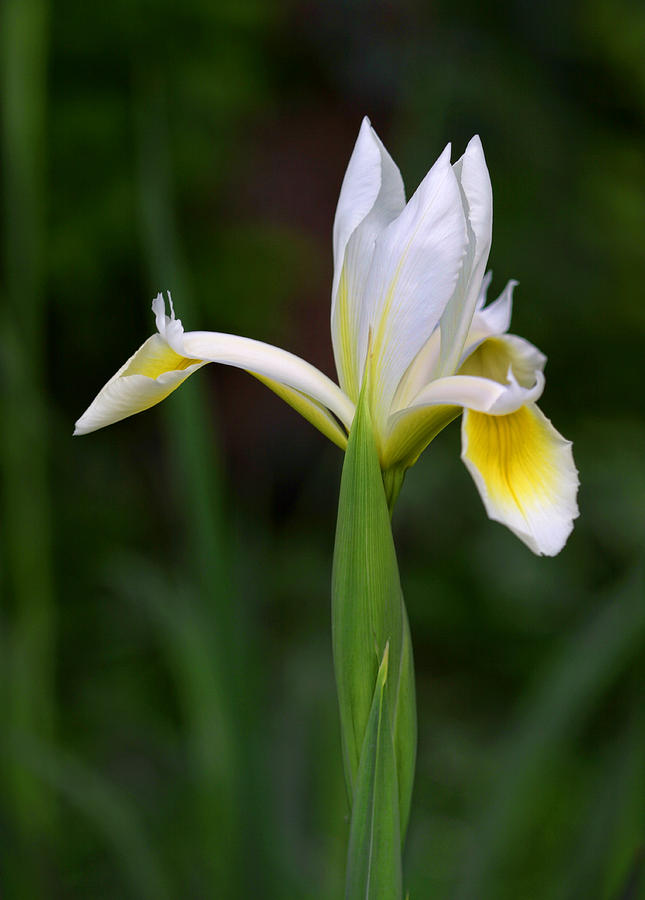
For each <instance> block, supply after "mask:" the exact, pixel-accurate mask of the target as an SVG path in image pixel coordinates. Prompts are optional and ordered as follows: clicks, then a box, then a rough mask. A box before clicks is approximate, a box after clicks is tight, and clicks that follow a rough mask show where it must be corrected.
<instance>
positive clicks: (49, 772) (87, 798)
mask: <svg viewBox="0 0 645 900" xmlns="http://www.w3.org/2000/svg"><path fill="white" fill-rule="evenodd" d="M11 749H12V751H13V753H14V755H15V757H16V758H17V760H19V765H20V766H22V767H24V768H26V769H27V770H29V771H30V772H31V773H32V774H33V775H35V776H36V777H37V778H38V780H39V781H42V782H44V783H45V784H47V785H48V786H49V787H51V788H53V789H54V790H55V791H57V792H58V793H59V794H60V796H61V797H62V798H63V799H64V800H65V801H66V802H67V803H69V804H70V805H71V806H73V807H75V808H76V809H77V810H78V812H79V813H80V814H81V815H82V816H84V817H85V818H87V819H88V820H89V821H90V822H91V823H92V826H93V827H94V829H95V830H96V832H97V833H98V834H99V835H100V836H101V837H102V838H103V840H104V841H105V842H106V843H107V844H109V845H110V846H111V848H112V850H113V852H114V853H115V855H116V857H117V859H118V863H119V866H120V867H121V868H122V870H123V876H124V879H125V881H126V882H127V883H129V885H130V888H131V890H132V895H133V896H134V897H137V898H142V900H164V898H166V897H170V894H169V893H168V881H167V880H166V877H165V874H164V872H163V870H162V867H161V864H160V862H159V860H158V859H157V857H156V856H155V854H154V853H153V851H152V848H151V845H150V841H149V840H148V837H147V835H146V834H145V830H144V828H143V826H142V824H141V822H140V820H139V816H138V814H137V812H136V809H135V807H134V806H133V805H132V803H131V802H130V801H129V800H128V799H127V798H126V796H125V794H124V793H123V792H121V791H119V789H118V788H117V787H116V786H115V785H114V784H110V783H109V782H107V781H106V780H105V779H104V778H102V777H101V776H100V775H98V774H97V773H96V772H94V771H92V769H90V768H89V767H88V766H86V765H84V764H83V763H81V762H80V761H79V760H77V759H74V758H73V757H71V756H69V755H67V754H65V753H64V752H63V751H61V750H59V749H56V748H54V747H52V746H51V745H48V744H45V743H40V742H38V741H34V740H29V739H24V740H16V741H14V742H13V743H12V747H11Z"/></svg>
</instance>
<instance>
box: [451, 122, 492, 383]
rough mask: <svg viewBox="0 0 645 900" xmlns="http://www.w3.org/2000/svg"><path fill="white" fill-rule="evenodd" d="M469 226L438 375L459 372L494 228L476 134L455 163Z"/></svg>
mask: <svg viewBox="0 0 645 900" xmlns="http://www.w3.org/2000/svg"><path fill="white" fill-rule="evenodd" d="M454 170H455V174H456V176H457V180H458V182H459V187H460V189H461V197H462V202H463V204H464V212H465V214H466V221H467V225H468V251H467V253H466V258H465V260H464V265H463V267H462V270H461V272H460V275H459V281H458V282H457V286H456V289H455V293H454V295H453V297H452V299H451V300H450V303H449V304H448V306H447V307H446V309H445V310H444V313H443V315H442V316H441V359H440V363H439V368H438V371H437V375H452V374H453V372H454V371H455V370H456V368H457V366H458V364H459V360H460V357H461V355H462V350H463V347H464V343H465V341H466V336H467V334H468V330H469V328H470V324H471V322H472V318H473V314H474V312H475V307H476V305H477V301H478V298H479V296H480V292H481V286H482V279H483V277H484V272H485V271H486V263H487V261H488V254H489V252H490V244H491V237H492V229H493V191H492V188H491V183H490V176H489V174H488V168H487V166H486V159H485V158H484V151H483V148H482V145H481V141H480V139H479V137H478V136H477V135H476V136H475V137H474V138H473V139H472V140H471V141H470V143H469V144H468V146H467V148H466V152H465V153H464V155H463V156H462V157H461V159H460V160H459V161H458V162H456V163H455V166H454Z"/></svg>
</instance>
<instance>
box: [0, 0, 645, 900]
mask: <svg viewBox="0 0 645 900" xmlns="http://www.w3.org/2000/svg"><path fill="white" fill-rule="evenodd" d="M0 16H1V24H0V46H1V52H2V69H1V71H2V86H1V91H2V144H1V148H0V154H1V156H0V163H1V167H2V191H3V196H2V201H3V202H2V278H1V281H0V297H1V300H2V316H1V319H0V383H1V384H2V404H3V407H2V408H3V417H2V418H3V429H2V439H1V441H0V445H1V460H0V462H1V466H2V493H1V495H0V503H1V505H2V514H1V528H2V551H1V552H2V555H1V558H0V563H1V572H0V585H1V589H2V606H1V608H0V719H1V724H0V759H1V760H2V764H1V767H0V893H1V894H2V896H3V897H7V898H11V900H13V898H18V900H23V898H29V900H30V898H36V897H38V898H40V897H52V898H70V897H83V898H87V897H92V898H112V897H132V898H139V897H141V898H147V897H155V898H163V897H200V898H201V897H218V898H219V897H226V898H237V897H249V896H257V897H262V898H269V900H270V898H283V897H293V898H303V900H304V898H307V900H309V898H311V900H318V898H319V900H327V898H332V897H338V896H340V892H341V890H342V888H341V885H342V880H343V872H342V870H343V864H344V847H345V841H346V836H347V822H346V818H345V817H346V800H345V794H344V785H343V776H342V767H341V758H340V739H339V733H338V725H337V718H336V717H337V712H336V700H335V692H334V684H333V675H332V667H331V652H330V638H329V580H330V563H331V550H332V541H333V530H334V522H335V498H336V495H337V486H338V482H339V472H340V456H339V453H338V451H337V450H336V449H335V448H334V447H332V446H324V445H323V441H322V439H321V438H320V436H319V435H318V434H316V433H315V432H314V431H313V429H311V428H310V427H309V426H308V425H307V424H306V423H305V422H304V421H301V420H300V419H299V418H298V417H297V416H295V415H294V414H293V413H292V412H291V411H290V410H288V409H287V408H286V407H284V408H283V406H282V405H281V404H280V403H279V401H277V400H276V399H275V398H274V397H273V396H272V395H270V394H269V392H267V391H266V390H265V389H264V388H262V387H261V386H260V385H258V384H255V383H254V382H253V381H252V380H251V379H248V378H246V376H244V374H242V373H239V372H236V371H227V370H223V369H220V370H217V369H215V367H213V368H212V369H209V370H206V371H205V372H203V373H200V378H196V379H193V380H191V382H190V383H189V384H187V385H186V386H185V387H184V388H182V391H181V392H179V393H178V394H177V395H176V396H173V397H172V398H171V399H170V400H169V401H168V402H167V404H165V406H164V407H163V408H160V409H159V410H155V411H152V412H149V413H146V414H145V415H142V416H140V417H137V418H136V419H132V420H129V421H127V422H125V423H122V424H120V425H119V426H117V427H115V428H113V429H111V430H108V431H105V432H101V433H99V434H97V435H94V436H92V437H90V438H87V439H82V440H72V438H71V430H72V423H73V421H74V420H75V419H76V418H77V416H78V415H79V414H80V412H82V410H83V409H84V408H85V406H86V405H87V404H88V402H89V401H90V399H91V398H92V397H93V396H94V394H95V392H96V390H97V389H98V388H99V387H100V385H101V384H102V383H103V382H104V381H105V380H106V379H107V378H108V377H109V376H110V375H111V374H112V373H113V371H114V370H115V369H116V368H117V366H119V365H120V364H121V363H122V362H123V360H124V359H125V358H126V357H127V355H128V353H130V352H131V351H132V350H133V349H134V348H136V347H137V346H138V345H139V344H140V343H141V341H142V340H143V339H144V337H146V336H147V335H148V334H149V333H150V332H151V330H152V327H153V321H152V316H151V315H150V313H149V311H148V304H149V302H150V300H151V298H152V297H153V296H154V294H156V292H157V291H158V290H160V289H170V290H172V291H173V297H174V300H175V303H176V306H177V308H178V310H179V314H180V315H182V316H183V318H184V321H185V322H186V324H187V326H188V327H189V328H209V329H220V330H230V331H236V332H241V333H244V334H248V335H250V336H253V337H257V338H261V339H265V340H269V341H271V342H276V343H279V344H281V345H282V346H286V347H288V348H289V349H292V350H294V351H295V352H297V353H299V354H301V355H303V356H305V357H306V358H307V359H311V360H312V361H314V362H315V363H317V364H319V365H321V366H322V367H324V368H326V369H327V371H330V372H331V370H332V364H331V351H330V346H329V339H328V336H327V335H328V327H327V317H328V309H329V307H328V303H329V299H328V298H329V286H330V283H331V264H330V255H331V254H330V240H331V237H330V236H331V224H332V219H333V211H334V206H335V202H336V198H337V193H338V189H339V186H340V182H341V180H342V176H343V173H344V168H345V165H346V163H347V159H348V157H349V153H350V151H351V147H352V144H353V141H354V138H355V135H356V132H357V130H358V125H359V122H360V117H361V116H362V115H363V114H364V113H367V114H369V115H370V116H371V118H372V120H373V122H374V124H375V126H376V128H377V130H378V131H379V132H380V133H381V135H382V136H383V138H384V139H385V141H386V143H387V144H388V146H389V147H390V149H391V150H392V153H393V155H394V157H395V158H396V159H397V161H398V162H399V163H400V166H401V169H402V171H403V174H404V177H405V179H406V183H407V185H408V189H409V190H411V189H412V188H413V187H414V186H415V184H416V183H417V181H418V180H419V179H420V178H421V177H422V175H423V174H424V173H425V171H426V170H427V168H428V166H429V165H430V163H431V162H432V161H433V160H434V158H435V157H436V155H437V154H438V152H439V151H440V150H441V148H442V146H443V144H444V143H445V142H446V141H447V140H449V139H451V140H453V141H454V144H455V151H454V154H455V156H456V155H458V154H460V153H461V150H462V148H463V146H464V145H465V142H466V141H467V139H468V138H469V137H470V136H471V134H472V133H474V132H475V131H477V132H479V133H480V134H481V136H482V139H483V143H484V147H485V150H486V153H487V159H488V163H489V168H490V170H491V176H492V180H493V189H494V196H495V227H494V242H493V252H492V256H491V265H492V267H493V268H494V271H495V279H494V287H496V288H498V289H500V290H501V288H502V287H503V285H504V283H505V281H506V279H507V278H509V277H515V278H518V279H519V280H520V286H519V288H518V289H517V291H516V313H515V316H514V324H513V327H514V330H516V331H517V332H518V333H520V334H522V335H525V336H526V337H527V338H529V339H531V340H533V341H535V343H536V344H537V345H538V346H540V347H541V348H542V349H543V350H544V351H545V352H546V353H547V354H548V356H549V365H548V369H547V376H548V384H547V391H546V394H545V397H544V401H543V408H544V409H545V411H546V412H547V414H548V415H550V416H552V417H553V419H554V422H555V424H556V425H557V427H558V428H559V429H561V430H562V431H563V432H564V434H565V435H566V436H567V437H570V438H572V439H573V440H574V446H575V453H576V460H577V463H578V466H579V468H580V471H581V481H582V488H581V510H582V516H581V518H580V520H579V522H578V525H577V528H576V531H575V532H574V535H573V536H572V538H571V540H570V542H569V544H568V546H567V548H566V549H565V551H564V552H563V553H562V554H561V555H560V556H559V557H558V558H557V559H554V560H546V559H536V558H534V557H533V556H531V554H530V553H529V552H528V551H527V550H526V549H525V548H524V547H523V546H522V545H521V544H520V543H519V542H518V541H517V540H516V539H515V538H514V537H513V536H512V535H511V534H510V533H507V532H506V531H504V530H503V529H502V528H501V527H500V526H498V525H494V524H491V523H490V522H488V521H487V520H486V517H485V514H484V511H483V508H482V506H481V504H480V501H479V499H478V497H477V494H476V491H475V489H474V487H473V485H472V483H471V481H470V479H469V476H468V475H467V473H466V472H465V470H464V469H463V467H462V466H461V464H460V462H459V459H458V429H457V427H456V426H452V427H451V428H449V429H448V430H447V431H446V433H444V434H442V435H441V436H440V438H439V439H438V440H437V441H436V442H435V443H434V444H433V445H432V446H431V447H430V449H429V450H428V452H427V453H426V454H425V455H424V456H423V457H422V459H421V461H420V462H419V464H418V465H417V466H416V467H415V469H414V470H413V471H412V472H411V473H410V475H409V476H408V479H407V483H406V485H405V486H404V489H403V492H402V495H401V498H400V501H399V505H398V508H397V513H396V516H395V531H396V536H397V544H398V548H399V554H400V566H401V572H402V579H403V586H404V590H405V593H406V599H407V604H408V608H409V613H410V621H411V628H412V635H413V643H414V646H415V654H416V669H417V679H418V695H419V696H418V706H419V724H420V743H419V757H418V771H417V783H416V791H415V798H414V803H413V809H412V816H411V822H410V833H409V846H408V853H407V858H406V879H407V882H408V883H409V885H410V887H411V895H412V897H413V898H414V897H417V898H437V900H439V898H448V897H457V898H460V900H467V898H470V900H488V898H490V900H505V898H508V900H511V898H513V900H516V898H531V900H577V898H582V897H584V898H591V900H594V898H598V900H628V898H632V897H640V896H642V895H643V891H645V873H643V872H641V870H640V869H639V865H641V866H642V860H643V845H644V843H645V783H644V782H645V766H644V765H643V762H644V759H645V718H644V706H643V699H644V696H643V682H644V676H645V666H644V663H645V658H644V653H643V649H644V647H645V599H644V591H643V570H642V566H643V545H644V543H645V525H644V522H645V517H644V516H643V509H644V506H645V469H644V467H643V449H644V448H645V417H644V411H645V394H644V392H643V390H642V388H641V385H640V379H639V363H640V359H641V356H642V345H643V335H644V333H645V312H644V310H645V306H644V304H643V301H642V290H643V289H642V283H643V277H642V276H643V251H642V245H643V235H644V234H645V154H644V153H643V137H644V121H645V119H644V115H645V64H644V62H643V54H642V47H643V36H644V35H645V10H644V8H643V7H642V5H641V4H637V3H632V2H630V0H618V2H612V3H610V2H609V0H590V2H588V3H585V4H583V3H576V2H571V3H565V4H560V5H556V4H554V3H549V4H529V3H525V2H522V0H514V2H507V3H502V4H497V5H488V6H482V5H481V4H479V3H478V2H475V0H465V2H464V3H461V4H457V5H455V4H449V3H447V2H445V0H437V2H432V3H421V2H417V0H405V2H402V3H394V2H377V3H368V2H367V0H352V2H351V3H339V2H331V3H324V2H322V0H311V2H301V3H298V2H295V0H294V2H287V3H283V4H275V5H274V4H270V3H262V2H260V0H250V2H245V3H237V2H233V0H216V2H212V0H184V2H182V3H181V4H178V3H174V2H173V3H171V2H169V0H162V2H157V3H151V2H146V0H134V2H133V0H130V2H128V3H125V2H123V0H119V2H115V3H111V4H92V5H87V4H83V3H81V2H80V0H55V2H54V0H4V2H3V4H2V7H1V8H0ZM639 879H640V880H639ZM638 891H640V892H641V893H640V894H639V893H638Z"/></svg>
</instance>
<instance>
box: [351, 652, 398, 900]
mask: <svg viewBox="0 0 645 900" xmlns="http://www.w3.org/2000/svg"><path fill="white" fill-rule="evenodd" d="M388 656H389V645H387V644H386V646H385V652H384V653H383V660H382V662H381V665H380V668H379V671H378V676H377V679H376V687H375V689H374V698H373V700H372V706H371V710H370V715H369V720H368V723H367V730H366V732H365V740H364V742H363V747H362V750H361V760H360V765H359V767H358V774H357V779H356V790H355V794H354V806H353V809H352V822H351V827H350V833H349V849H348V853H347V878H346V886H345V900H385V898H387V900H397V898H401V897H402V894H403V884H402V875H401V847H400V844H401V839H400V832H399V809H398V805H399V791H398V778H397V774H396V759H395V755H394V743H393V741H392V731H391V727H390V714H389V710H388V708H387V707H388V697H387V691H386V690H385V687H386V684H387V674H388Z"/></svg>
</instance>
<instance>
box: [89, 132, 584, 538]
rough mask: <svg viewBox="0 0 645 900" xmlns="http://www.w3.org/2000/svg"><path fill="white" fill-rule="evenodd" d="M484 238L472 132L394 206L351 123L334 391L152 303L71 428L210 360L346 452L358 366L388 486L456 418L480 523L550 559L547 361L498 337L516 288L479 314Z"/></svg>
mask: <svg viewBox="0 0 645 900" xmlns="http://www.w3.org/2000/svg"><path fill="white" fill-rule="evenodd" d="M491 228H492V191H491V184H490V178H489V175H488V169H487V167H486V162H485V159H484V154H483V150H482V146H481V142H480V140H479V138H478V137H474V138H473V139H472V140H471V141H470V143H469V144H468V147H467V148H466V152H465V153H464V155H463V156H462V157H461V159H460V160H459V161H458V162H456V163H455V164H454V165H451V162H450V146H448V147H446V149H445V150H444V151H443V153H442V154H441V156H440V157H439V159H438V160H437V161H436V162H435V164H434V165H433V167H432V168H431V169H430V171H429V172H428V174H427V175H426V177H425V178H424V179H423V181H422V182H421V184H420V185H419V187H418V188H417V190H416V192H415V193H414V194H413V196H412V197H411V199H410V200H409V201H408V202H407V204H406V202H405V194H404V188H403V182H402V180H401V175H400V173H399V170H398V168H397V166H396V164H395V163H394V161H393V160H392V158H391V157H390V155H389V154H388V152H387V151H386V149H385V147H384V146H383V144H382V143H381V141H380V140H379V138H378V136H377V135H376V133H375V132H374V130H373V128H372V127H371V125H370V123H369V121H368V120H367V119H365V120H364V121H363V123H362V126H361V129H360V132H359V135H358V140H357V142H356V146H355V148H354V152H353V154H352V157H351V159H350V162H349V166H348V168H347V172H346V174H345V178H344V180H343V184H342V188H341V192H340V198H339V201H338V208H337V210H336V218H335V221H334V233H333V250H334V279H333V287H332V307H331V335H332V343H333V348H334V357H335V361H336V370H337V372H338V381H339V385H340V386H339V385H336V384H335V383H334V382H333V381H331V380H330V379H329V378H328V377H327V376H326V375H324V374H323V373H322V372H320V371H319V370H318V369H316V368H315V367H314V366H312V365H310V364H309V363H307V362H305V361H304V360H302V359H300V358H299V357H297V356H294V355H293V354H291V353H288V352H287V351H285V350H281V349H279V348H277V347H273V346H270V345H268V344H264V343H262V342H260V341H256V340H251V339H250V338H245V337H239V336H238V335H231V334H222V333H218V332H210V331H191V332H185V331H184V329H183V327H182V324H181V321H180V320H179V319H177V318H175V314H174V309H173V307H172V302H170V308H169V313H170V315H168V314H167V311H166V308H165V302H164V299H163V297H162V296H161V295H159V296H157V298H156V299H155V300H154V302H153V304H152V308H153V312H154V314H155V316H156V324H157V333H156V334H154V335H153V336H152V337H150V338H148V340H147V341H146V342H145V343H144V344H143V345H142V347H140V348H139V350H137V352H136V353H135V354H134V355H133V356H132V357H131V358H130V359H129V360H128V361H127V362H126V363H125V365H124V366H122V367H121V369H119V371H118V372H117V373H116V375H114V376H113V378H111V379H110V381H108V383H107V384H106V385H105V387H104V388H103V389H102V390H101V391H100V392H99V394H98V396H97V397H96V399H95V400H94V402H93V403H92V404H91V405H90V407H89V408H88V409H87V411H86V412H85V413H84V414H83V415H82V416H81V418H80V419H79V420H78V422H77V423H76V431H75V433H76V434H86V433H88V432H90V431H94V430H96V429H97V428H101V427H102V426H104V425H109V424H110V423H112V422H116V421H118V420H120V419H124V418H126V416H130V415H132V414H133V413H137V412H141V411H142V410H144V409H147V408H148V407H150V406H153V405H154V404H155V403H158V402H159V401H160V400H163V399H164V398H165V397H167V396H168V394H170V393H171V392H172V391H173V390H175V388H177V387H178V386H179V385H180V384H181V383H182V382H183V381H185V380H186V378H188V376H189V375H191V374H192V373H193V372H195V371H197V369H199V368H201V367H202V366H204V365H206V363H209V362H218V363H225V364H226V365H230V366H237V367H238V368H241V369H246V370H247V371H248V372H250V373H251V374H252V375H254V376H255V377H256V378H258V379H259V380H260V381H262V382H263V383H264V384H266V385H267V386H268V387H269V388H271V390H273V391H274V392H275V393H276V394H278V395H279V396H280V397H282V398H283V399H284V400H286V402H287V403H289V404H290V405H291V406H293V407H294V408H295V409H296V410H297V411H298V412H299V413H301V414H302V415H303V416H304V417H305V418H306V419H308V420H309V421H310V422H311V423H312V424H313V425H315V426H316V427H317V428H318V429H319V430H320V431H321V432H322V433H323V434H325V435H327V437H328V438H330V439H331V440H332V441H333V442H334V443H336V444H337V445H338V446H339V447H341V448H345V446H346V444H347V434H348V431H349V429H350V427H351V424H352V419H353V416H354V410H355V405H356V402H357V400H358V395H359V391H360V389H361V385H362V383H363V378H364V375H365V373H366V370H367V371H368V381H367V389H368V390H369V402H370V409H371V416H372V421H373V426H374V430H375V438H376V444H377V448H378V452H379V457H380V462H381V467H382V469H383V472H384V476H385V481H386V485H387V484H388V483H389V484H390V486H391V491H395V488H392V485H400V482H401V480H402V476H403V473H404V472H405V470H406V469H407V468H408V467H409V466H410V465H412V464H413V463H414V462H415V461H416V459H417V457H418V456H419V454H420V453H421V451H422V450H423V449H424V448H425V447H426V446H427V445H428V443H429V442H430V441H431V440H432V439H433V438H434V437H435V436H436V435H437V433H438V432H439V431H440V430H441V429H442V428H444V427H445V426H446V425H447V424H448V423H449V422H450V421H451V420H452V419H454V418H456V417H457V416H458V415H460V414H462V413H463V416H462V453H461V456H462V459H463V461H464V462H465V464H466V466H467V468H468V470H469V472H470V473H471V475H472V477H473V479H474V481H475V484H476V485H477V488H478V490H479V492H480V494H481V497H482V500H483V502H484V505H485V507H486V510H487V512H488V515H489V516H490V517H491V518H492V519H495V520H496V521H499V522H502V523H503V524H505V525H507V526H508V527H509V528H510V529H511V530H512V531H513V532H514V533H515V534H516V535H517V536H518V537H519V538H520V539H521V540H522V541H524V543H525V544H527V545H528V546H529V547H530V548H531V550H533V551H534V552H535V553H538V554H547V555H553V554H555V553H557V552H558V551H559V550H560V549H561V548H562V547H563V545H564V543H565V541H566V539H567V537H568V535H569V533H570V532H571V529H572V527H573V519H574V518H575V517H576V516H577V515H578V509H577V505H576V493H577V487H578V477H577V472H576V468H575V465H574V462H573V456H572V452H571V444H570V442H569V441H566V440H565V439H564V438H563V437H562V436H561V435H560V434H559V433H558V432H557V431H556V430H555V429H554V427H553V426H552V425H551V423H550V422H549V420H548V419H547V418H546V417H545V416H544V415H543V413H542V412H541V411H540V410H539V408H538V407H537V406H536V402H537V400H538V399H539V398H540V395H541V394H542V391H543V389H544V375H543V369H544V364H545V362H546V358H545V357H544V356H543V354H542V353H540V351H539V350H538V349H537V348H536V347H534V346H533V345H532V344H530V343H529V342H528V341H526V340H524V339H523V338H520V337H517V336H515V335H511V334H508V329H509V326H510V318H511V303H512V293H513V287H514V285H515V282H512V281H511V282H509V283H508V285H507V286H506V288H505V289H504V291H503V292H502V294H501V295H500V296H499V297H498V299H497V300H495V301H494V302H493V303H491V304H489V305H488V306H487V305H486V292H487V289H488V286H489V283H490V275H486V276H485V271H486V263H487V260H488V253H489V250H490V243H491ZM169 300H170V298H169Z"/></svg>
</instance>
